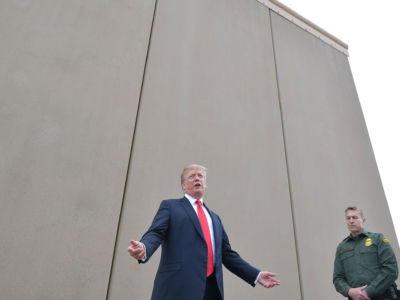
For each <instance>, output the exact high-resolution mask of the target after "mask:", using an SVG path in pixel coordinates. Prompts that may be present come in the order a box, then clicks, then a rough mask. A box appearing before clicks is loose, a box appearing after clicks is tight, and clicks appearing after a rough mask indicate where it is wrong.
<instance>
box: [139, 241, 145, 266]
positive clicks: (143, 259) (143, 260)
mask: <svg viewBox="0 0 400 300" xmlns="http://www.w3.org/2000/svg"><path fill="white" fill-rule="evenodd" d="M139 243H141V244H142V246H143V248H144V251H145V253H144V256H143V258H141V259H139V260H140V261H141V262H145V261H146V259H147V253H146V245H145V244H143V243H142V242H139Z"/></svg>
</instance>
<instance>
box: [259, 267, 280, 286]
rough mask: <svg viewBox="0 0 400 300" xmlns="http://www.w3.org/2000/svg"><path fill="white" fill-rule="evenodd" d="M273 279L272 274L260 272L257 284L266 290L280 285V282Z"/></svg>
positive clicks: (273, 275)
mask: <svg viewBox="0 0 400 300" xmlns="http://www.w3.org/2000/svg"><path fill="white" fill-rule="evenodd" d="M274 277H275V274H274V273H271V272H268V271H262V272H261V273H260V277H258V283H259V284H261V285H262V286H263V287H266V288H271V287H274V286H276V285H280V284H281V282H280V281H279V280H278V279H275V278H274Z"/></svg>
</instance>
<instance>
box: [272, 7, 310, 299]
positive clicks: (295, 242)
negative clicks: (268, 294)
mask: <svg viewBox="0 0 400 300" xmlns="http://www.w3.org/2000/svg"><path fill="white" fill-rule="evenodd" d="M268 12H269V22H270V28H271V38H272V51H273V56H274V64H275V77H276V87H277V91H278V102H279V111H280V114H281V126H282V137H283V147H284V152H285V162H286V173H287V179H288V187H289V198H290V208H291V210H292V224H293V233H294V244H295V248H296V259H297V272H298V277H299V286H300V296H301V299H304V296H303V283H302V280H301V271H300V258H299V251H298V244H297V234H296V225H295V216H294V215H295V214H294V205H293V194H292V184H291V181H290V171H289V162H288V153H287V146H286V134H285V124H284V123H283V110H282V101H281V93H280V87H279V77H278V66H277V62H276V51H275V40H274V32H273V30H272V14H271V9H268Z"/></svg>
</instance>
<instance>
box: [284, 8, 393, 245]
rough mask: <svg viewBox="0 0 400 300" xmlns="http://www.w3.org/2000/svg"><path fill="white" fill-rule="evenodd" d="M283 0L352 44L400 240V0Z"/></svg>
mask: <svg viewBox="0 0 400 300" xmlns="http://www.w3.org/2000/svg"><path fill="white" fill-rule="evenodd" d="M280 2H282V3H283V4H285V5H286V6H288V7H290V8H291V9H293V10H294V11H296V12H297V13H298V14H300V15H301V16H303V17H305V18H306V19H308V20H310V21H311V22H313V23H314V24H316V25H318V26H319V27H321V28H323V29H324V30H326V31H327V32H329V33H330V34H332V35H334V36H336V37H337V38H339V39H340V40H342V41H343V42H345V43H346V44H348V45H349V54H350V57H349V61H350V67H351V70H352V73H353V77H354V81H355V84H356V88H357V92H358V96H359V99H360V102H361V106H362V110H363V113H364V117H365V121H366V123H367V127H368V132H369V135H370V139H371V143H372V147H373V149H374V153H375V158H376V161H377V164H378V168H379V172H380V175H381V179H382V184H383V187H384V189H385V194H386V198H387V201H388V203H389V207H390V212H391V215H392V219H393V223H394V225H395V229H396V234H397V237H398V240H400V204H399V200H400V199H399V198H400V182H399V180H398V178H397V174H398V173H399V172H400V142H399V133H398V130H399V129H400V90H399V89H400V74H399V72H400V16H399V13H400V1H399V0H381V1H371V0H335V1H333V0H280ZM367 214H368V212H367Z"/></svg>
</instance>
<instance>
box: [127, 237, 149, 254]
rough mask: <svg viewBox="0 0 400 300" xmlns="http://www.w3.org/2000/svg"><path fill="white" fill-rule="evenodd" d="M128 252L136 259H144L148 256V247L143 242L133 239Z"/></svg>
mask: <svg viewBox="0 0 400 300" xmlns="http://www.w3.org/2000/svg"><path fill="white" fill-rule="evenodd" d="M128 252H129V254H130V255H131V256H133V257H134V258H136V259H142V258H144V257H145V256H146V248H145V247H144V245H143V244H142V243H141V242H138V241H133V240H132V241H131V245H130V246H129V248H128Z"/></svg>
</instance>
